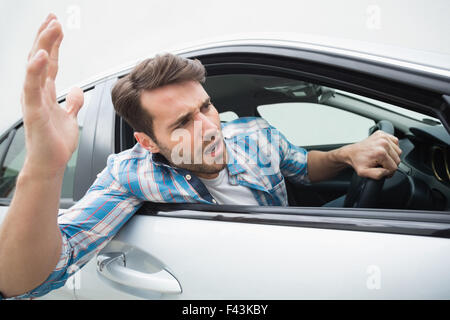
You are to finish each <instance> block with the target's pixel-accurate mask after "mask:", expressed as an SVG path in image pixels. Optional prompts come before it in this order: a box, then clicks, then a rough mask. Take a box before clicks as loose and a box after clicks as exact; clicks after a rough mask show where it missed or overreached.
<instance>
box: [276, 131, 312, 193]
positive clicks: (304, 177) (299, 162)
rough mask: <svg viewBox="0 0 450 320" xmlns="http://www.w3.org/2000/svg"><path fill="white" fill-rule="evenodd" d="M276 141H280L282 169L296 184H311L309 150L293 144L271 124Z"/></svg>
mask: <svg viewBox="0 0 450 320" xmlns="http://www.w3.org/2000/svg"><path fill="white" fill-rule="evenodd" d="M271 131H272V137H274V138H276V139H275V140H274V142H276V143H278V148H279V152H280V171H281V173H282V175H283V176H284V177H285V178H286V179H288V180H289V181H291V182H292V183H294V184H309V183H310V180H309V178H308V151H307V150H306V149H304V148H302V147H299V146H296V145H294V144H292V143H291V142H290V141H289V140H288V139H287V138H286V137H285V136H284V135H283V134H282V133H281V132H280V131H279V130H278V129H276V128H274V127H273V126H271Z"/></svg>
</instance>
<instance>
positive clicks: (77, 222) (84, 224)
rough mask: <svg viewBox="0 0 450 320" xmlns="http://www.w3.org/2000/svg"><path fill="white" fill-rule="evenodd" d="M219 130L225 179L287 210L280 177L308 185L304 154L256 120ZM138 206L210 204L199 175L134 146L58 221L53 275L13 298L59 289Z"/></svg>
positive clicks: (111, 162)
mask: <svg viewBox="0 0 450 320" xmlns="http://www.w3.org/2000/svg"><path fill="white" fill-rule="evenodd" d="M222 133H223V136H224V141H225V146H226V148H227V152H228V156H229V159H228V161H227V167H228V174H229V182H230V183H231V184H233V185H236V184H239V185H242V186H247V187H249V188H250V190H251V191H252V193H253V196H254V197H255V199H256V200H257V201H258V203H259V204H260V205H262V206H263V205H272V206H286V205H287V192H286V185H285V183H284V178H287V179H289V180H290V181H291V182H293V183H308V182H309V180H308V176H307V152H306V150H305V149H303V148H300V147H297V146H295V145H293V144H291V143H290V142H289V141H288V140H287V139H286V138H285V137H284V136H283V135H282V134H281V133H280V132H279V131H278V130H277V129H275V128H274V127H272V126H270V125H269V123H267V121H265V120H264V119H262V118H254V117H245V118H240V119H237V120H234V121H231V122H228V123H225V124H222ZM144 201H153V202H192V203H211V204H213V203H214V200H213V197H212V196H211V194H210V193H209V192H208V190H207V189H206V187H205V185H204V184H203V183H202V182H201V180H200V179H199V178H197V177H196V176H195V175H193V174H192V173H190V172H189V171H187V170H184V169H179V168H174V167H171V166H170V165H169V164H168V163H167V160H165V159H164V158H163V157H162V156H160V155H159V154H152V153H150V152H149V151H147V150H145V149H144V148H142V147H141V146H140V144H136V145H135V146H134V147H133V148H131V149H129V150H126V151H123V152H121V153H119V154H112V155H110V156H109V157H108V161H107V166H106V168H105V169H104V170H103V171H102V172H101V173H99V174H98V175H97V179H96V181H95V182H94V184H93V185H92V186H91V187H90V188H89V190H88V191H87V193H86V194H85V196H84V197H83V198H82V199H81V200H80V201H78V202H77V204H75V205H74V206H73V207H71V208H70V209H68V210H66V211H64V212H61V213H60V214H59V216H58V223H59V226H60V229H61V234H62V239H63V246H62V251H61V257H60V260H59V262H58V264H57V266H56V268H55V270H54V271H53V272H52V274H51V275H50V276H49V277H48V279H47V280H46V281H45V282H44V283H43V284H41V285H40V286H39V287H37V288H36V289H34V290H32V291H30V292H28V293H26V294H24V295H21V296H18V297H14V298H15V299H23V298H30V297H39V296H42V295H44V294H46V293H48V292H49V291H51V290H54V289H57V288H59V287H61V286H63V285H64V283H65V282H66V280H67V278H68V277H69V276H71V275H72V274H73V273H74V272H75V271H76V270H78V269H79V268H81V267H82V266H84V265H85V264H86V263H87V262H88V261H89V260H90V259H91V258H93V257H94V256H95V255H96V254H97V253H98V252H99V251H100V250H101V249H102V248H103V247H104V246H105V245H106V244H107V243H108V242H109V241H110V240H111V239H112V238H113V237H114V235H115V234H116V233H117V232H118V231H119V229H120V228H121V227H122V226H123V225H124V224H125V223H126V222H127V221H128V219H130V218H131V216H132V215H133V214H134V213H135V212H136V211H137V210H138V209H139V208H140V206H141V205H142V204H143V202H144Z"/></svg>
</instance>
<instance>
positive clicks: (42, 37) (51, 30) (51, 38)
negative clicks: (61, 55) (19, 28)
mask: <svg viewBox="0 0 450 320" xmlns="http://www.w3.org/2000/svg"><path fill="white" fill-rule="evenodd" d="M61 34H62V27H61V24H60V23H59V22H58V21H57V20H55V19H53V20H51V21H50V23H49V24H48V25H47V27H46V28H45V29H44V30H43V31H42V32H41V33H40V34H39V38H38V39H37V42H36V45H35V46H34V48H33V49H32V50H31V55H32V56H34V55H35V53H36V52H37V51H39V50H41V49H43V50H45V51H47V53H48V54H49V55H50V53H51V51H52V48H53V45H54V44H55V42H56V41H57V40H58V39H59V37H60V36H61Z"/></svg>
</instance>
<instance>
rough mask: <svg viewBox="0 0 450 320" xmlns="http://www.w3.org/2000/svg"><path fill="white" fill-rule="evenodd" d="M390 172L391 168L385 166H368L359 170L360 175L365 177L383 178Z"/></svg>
mask: <svg viewBox="0 0 450 320" xmlns="http://www.w3.org/2000/svg"><path fill="white" fill-rule="evenodd" d="M390 174H391V173H390V172H389V170H387V169H385V168H367V169H364V170H361V172H359V174H358V175H359V176H360V177H363V178H370V179H375V180H380V179H381V178H383V177H386V176H388V175H390Z"/></svg>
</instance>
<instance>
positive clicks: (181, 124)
mask: <svg viewBox="0 0 450 320" xmlns="http://www.w3.org/2000/svg"><path fill="white" fill-rule="evenodd" d="M189 120H190V119H184V120H183V121H181V122H180V124H179V125H178V128H180V127H184V126H185V125H186V124H187V123H188V122H189Z"/></svg>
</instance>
